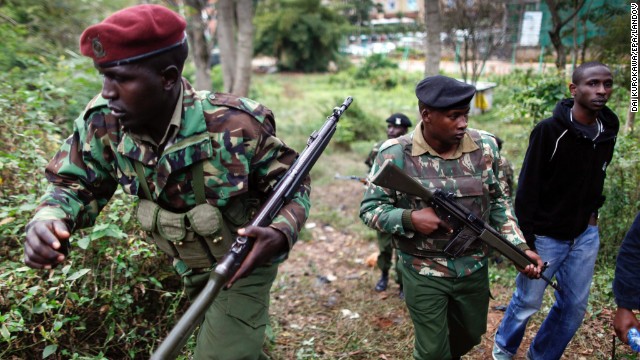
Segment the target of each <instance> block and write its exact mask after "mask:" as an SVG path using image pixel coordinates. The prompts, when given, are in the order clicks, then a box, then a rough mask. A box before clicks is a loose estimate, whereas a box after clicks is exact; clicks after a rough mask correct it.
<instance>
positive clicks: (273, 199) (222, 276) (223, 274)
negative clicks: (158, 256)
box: [151, 96, 353, 360]
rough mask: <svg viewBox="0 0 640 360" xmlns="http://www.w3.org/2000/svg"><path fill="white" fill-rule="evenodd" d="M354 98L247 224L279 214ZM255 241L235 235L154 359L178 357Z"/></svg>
mask: <svg viewBox="0 0 640 360" xmlns="http://www.w3.org/2000/svg"><path fill="white" fill-rule="evenodd" d="M352 101H353V99H352V98H351V97H350V96H349V97H347V98H346V99H345V101H344V102H343V103H342V105H341V106H340V107H336V108H334V109H333V113H332V114H331V115H330V116H328V117H327V120H326V121H325V123H324V124H323V125H322V127H321V128H320V130H318V131H314V132H313V133H312V134H311V136H310V137H309V139H308V140H307V146H306V147H305V148H304V150H303V151H302V152H301V153H300V155H298V158H297V159H296V161H295V162H294V163H293V165H291V167H290V168H289V170H287V172H286V173H285V174H284V176H283V177H282V179H280V181H279V182H278V184H277V185H276V187H275V188H274V189H273V191H272V192H271V194H270V195H269V197H268V198H267V200H266V201H265V203H264V204H263V205H262V207H261V208H260V210H259V211H258V212H257V214H256V216H255V217H254V218H253V219H252V220H251V222H250V223H249V224H248V225H251V226H262V227H264V226H268V225H269V224H271V221H273V219H274V218H275V217H276V215H278V212H279V211H280V209H281V208H282V206H283V205H284V204H286V203H287V202H289V201H290V200H291V199H292V198H293V197H294V196H295V193H296V192H297V191H298V189H299V188H300V185H302V183H303V181H304V179H305V178H306V177H307V175H308V174H309V172H310V171H311V168H312V167H313V165H314V164H315V163H316V160H318V158H319V157H320V155H321V154H322V152H323V151H324V149H325V148H326V147H327V145H328V144H329V141H330V140H331V137H332V136H333V134H334V133H335V132H336V128H337V125H338V121H339V120H340V116H341V115H342V113H343V112H344V111H345V110H346V109H347V108H348V107H349V105H351V102H352ZM254 241H255V239H253V238H249V237H246V236H238V237H237V238H236V240H235V241H234V243H233V244H232V245H231V248H230V249H229V251H228V252H227V253H226V254H225V255H224V257H223V258H222V260H221V261H220V262H219V263H218V264H217V265H216V267H215V269H214V271H212V272H211V274H210V275H209V280H208V281H207V283H206V285H205V287H204V288H203V289H202V291H201V292H200V294H199V295H198V296H197V297H196V299H195V300H194V301H193V303H192V304H191V306H189V308H188V309H187V311H186V312H185V314H184V315H183V316H182V317H181V318H180V320H179V321H178V323H177V324H176V325H175V326H174V327H173V329H172V330H171V332H170V333H169V335H167V337H166V339H165V340H164V341H163V342H162V343H161V344H160V346H159V347H158V349H157V350H156V351H155V352H154V353H153V355H151V359H152V360H164V359H175V358H176V357H177V356H178V354H179V353H180V352H181V350H182V347H183V346H184V345H185V344H186V343H187V340H189V337H190V336H191V334H192V333H193V331H194V330H195V329H196V327H198V325H200V323H201V322H202V319H203V318H204V314H205V313H206V311H207V309H208V308H209V306H211V304H212V303H213V301H214V300H215V298H216V297H217V296H218V293H220V290H221V289H222V287H223V286H224V285H225V284H226V283H227V281H228V280H229V279H230V278H231V277H232V276H233V274H235V273H236V271H238V268H239V267H240V265H241V264H242V262H243V261H244V259H245V258H246V257H247V254H249V252H250V251H251V248H252V247H253V243H254Z"/></svg>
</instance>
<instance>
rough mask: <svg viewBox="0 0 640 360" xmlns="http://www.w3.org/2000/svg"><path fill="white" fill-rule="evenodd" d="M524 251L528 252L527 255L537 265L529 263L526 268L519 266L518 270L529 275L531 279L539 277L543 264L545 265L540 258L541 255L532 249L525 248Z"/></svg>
mask: <svg viewBox="0 0 640 360" xmlns="http://www.w3.org/2000/svg"><path fill="white" fill-rule="evenodd" d="M524 253H525V254H527V256H529V257H530V258H531V260H533V262H535V263H536V264H537V265H533V264H529V265H527V266H526V267H525V268H524V269H521V268H517V269H518V271H520V272H521V273H523V274H525V275H527V277H528V278H529V279H539V278H540V274H541V273H542V266H543V265H544V263H543V261H542V259H541V258H540V255H538V253H536V252H535V251H533V250H530V249H529V250H525V252H524Z"/></svg>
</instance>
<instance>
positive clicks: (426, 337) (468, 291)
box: [400, 262, 489, 360]
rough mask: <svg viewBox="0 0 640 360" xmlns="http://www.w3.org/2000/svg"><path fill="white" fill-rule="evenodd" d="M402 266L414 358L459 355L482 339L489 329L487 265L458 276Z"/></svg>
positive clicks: (424, 359)
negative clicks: (453, 277) (428, 274)
mask: <svg viewBox="0 0 640 360" xmlns="http://www.w3.org/2000/svg"><path fill="white" fill-rule="evenodd" d="M401 263H402V262H401ZM400 268H401V270H402V281H403V282H404V295H405V302H406V303H407V308H408V309H409V314H410V315H411V320H412V321H413V326H414V329H415V345H414V350H413V357H414V358H415V359H419V360H448V359H452V358H453V359H456V358H458V357H460V356H462V355H464V354H466V353H467V352H468V351H469V350H471V349H472V348H473V347H474V346H475V345H477V344H479V343H480V341H481V336H482V334H484V333H485V332H486V331H487V312H488V308H489V277H488V272H487V266H484V267H483V268H482V269H480V270H478V271H476V272H475V273H473V274H471V275H469V276H466V277H463V278H459V279H452V278H438V277H432V276H424V275H420V274H418V273H417V271H415V270H413V269H407V268H406V266H405V265H404V264H402V265H401V266H400Z"/></svg>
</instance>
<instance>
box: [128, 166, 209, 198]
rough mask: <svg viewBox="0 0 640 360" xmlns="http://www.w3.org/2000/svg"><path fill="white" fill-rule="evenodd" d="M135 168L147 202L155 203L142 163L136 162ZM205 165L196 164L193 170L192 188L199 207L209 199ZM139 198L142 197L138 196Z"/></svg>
mask: <svg viewBox="0 0 640 360" xmlns="http://www.w3.org/2000/svg"><path fill="white" fill-rule="evenodd" d="M134 167H135V168H136V174H137V175H138V183H139V184H140V187H141V188H142V191H143V192H144V196H145V197H146V198H147V200H151V201H153V198H152V197H151V191H150V190H149V185H148V184H147V180H146V178H145V176H144V169H143V168H142V163H141V162H140V161H134ZM203 167H204V164H203V163H202V161H200V162H198V163H196V164H195V165H193V166H192V168H191V177H192V179H191V186H192V187H193V193H194V194H195V197H196V203H197V204H198V205H200V204H204V203H206V202H207V198H206V197H205V195H204V169H203ZM138 196H140V195H139V194H138Z"/></svg>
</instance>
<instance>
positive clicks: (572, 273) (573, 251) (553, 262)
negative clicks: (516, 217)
mask: <svg viewBox="0 0 640 360" xmlns="http://www.w3.org/2000/svg"><path fill="white" fill-rule="evenodd" d="M599 247H600V237H599V235H598V227H597V226H592V225H589V226H588V227H587V229H586V230H585V231H584V232H583V233H582V234H580V235H579V236H578V237H577V238H575V239H573V240H572V241H565V240H556V239H553V238H550V237H547V236H537V235H536V249H537V252H538V254H539V255H540V257H541V258H542V260H543V261H548V262H549V267H548V268H547V270H545V272H544V274H545V275H547V276H548V277H549V278H551V277H553V276H554V275H555V277H556V280H557V281H558V285H559V286H560V289H561V291H556V292H555V297H556V301H555V303H554V304H553V307H551V310H550V311H549V315H547V318H546V319H545V320H544V322H543V323H542V325H541V326H540V329H539V330H538V333H537V334H536V336H535V338H534V339H533V342H531V347H530V348H529V352H530V355H531V358H532V359H534V360H538V359H543V360H552V359H560V357H561V356H562V353H563V352H564V349H565V348H566V347H567V344H569V341H571V338H573V335H574V334H575V332H576V331H577V330H578V327H580V324H581V323H582V319H583V318H584V314H585V311H586V309H587V300H588V299H589V288H590V287H591V279H592V278H593V268H594V266H595V262H596V256H597V255H598V248H599ZM546 287H547V283H546V282H545V281H543V280H538V279H534V280H532V279H529V278H527V277H526V276H524V275H523V274H518V276H517V277H516V290H515V291H514V293H513V296H512V297H511V302H510V303H509V307H508V308H507V310H506V312H505V314H504V318H503V319H502V322H501V323H500V327H498V331H497V332H496V337H495V343H496V345H497V346H498V347H499V348H500V349H501V350H502V351H504V352H505V353H507V354H511V355H512V356H513V355H515V353H516V352H517V351H518V347H519V346H520V343H521V342H522V337H523V336H524V331H525V329H526V327H527V322H528V321H529V318H530V317H531V315H533V314H535V313H536V311H538V310H540V306H541V305H542V298H543V295H544V290H545V288H546Z"/></svg>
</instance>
